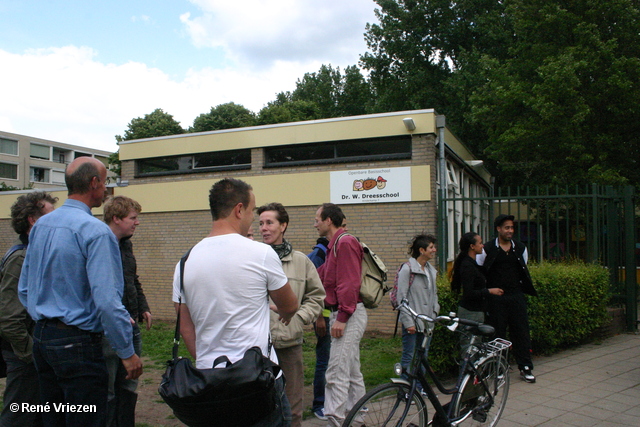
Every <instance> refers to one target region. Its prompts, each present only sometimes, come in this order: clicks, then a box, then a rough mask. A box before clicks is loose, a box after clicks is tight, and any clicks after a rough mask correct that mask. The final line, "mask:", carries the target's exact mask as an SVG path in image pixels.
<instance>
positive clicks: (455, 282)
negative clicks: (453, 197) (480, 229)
mask: <svg viewBox="0 0 640 427" xmlns="http://www.w3.org/2000/svg"><path fill="white" fill-rule="evenodd" d="M458 247H459V249H460V253H458V256H457V257H456V260H455V261H454V263H453V269H452V271H451V273H452V278H451V290H452V291H453V292H454V293H456V294H459V293H460V292H462V295H461V297H460V301H459V302H458V317H460V318H462V319H469V320H474V321H476V322H480V323H482V322H484V317H485V316H484V313H485V311H486V308H487V307H486V304H487V297H488V296H489V294H493V295H502V294H503V290H502V289H500V288H491V289H487V279H486V278H485V277H484V274H483V273H482V270H481V269H480V267H479V266H478V264H477V263H476V255H479V254H481V253H482V248H483V247H484V245H483V244H482V237H480V235H479V234H478V233H474V232H470V233H465V234H464V235H463V236H462V237H461V238H460V241H459V242H458ZM469 344H470V342H469V339H468V338H467V337H465V336H464V335H462V336H461V338H460V347H461V350H462V353H463V354H464V352H465V351H466V349H467V347H468V346H469Z"/></svg>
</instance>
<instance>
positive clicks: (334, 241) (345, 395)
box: [314, 203, 367, 426]
mask: <svg viewBox="0 0 640 427" xmlns="http://www.w3.org/2000/svg"><path fill="white" fill-rule="evenodd" d="M344 218H345V216H344V214H343V213H342V210H341V209H340V208H339V207H338V206H336V205H334V204H332V203H325V204H323V205H322V206H321V207H320V208H318V210H317V212H316V218H315V223H314V227H315V228H316V229H317V230H318V234H319V235H320V236H321V237H322V236H323V237H326V238H327V239H329V246H328V247H327V258H326V261H325V263H324V264H323V265H322V266H321V267H320V269H319V270H318V273H319V275H320V279H321V280H322V284H323V285H324V288H325V291H326V293H327V296H326V298H325V309H328V310H329V311H330V312H331V316H330V320H329V323H330V331H331V355H330V357H329V366H328V367H327V373H326V387H325V405H324V410H325V415H326V417H327V420H328V423H329V424H328V425H329V426H340V425H342V422H343V421H344V419H345V417H346V415H347V414H348V413H349V411H350V410H351V408H352V407H353V405H355V403H356V402H357V401H358V400H359V399H360V398H361V397H362V396H363V395H364V394H365V388H364V379H363V377H362V373H361V372H360V340H361V339H362V335H363V334H364V331H365V329H366V327H367V312H366V309H365V308H364V305H363V304H362V299H361V298H360V274H361V271H362V257H363V251H362V246H361V245H360V242H358V239H356V238H355V237H354V236H352V235H350V234H347V233H346V230H345V229H344V228H343V227H342V224H343V220H344Z"/></svg>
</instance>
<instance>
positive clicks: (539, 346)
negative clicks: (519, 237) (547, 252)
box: [529, 261, 609, 354]
mask: <svg viewBox="0 0 640 427" xmlns="http://www.w3.org/2000/svg"><path fill="white" fill-rule="evenodd" d="M529 271H530V272H531V277H532V278H533V283H534V286H535V288H536V290H537V291H538V297H537V298H536V297H529V324H530V325H531V339H532V342H533V350H534V352H536V353H543V354H548V353H551V352H554V351H556V350H558V349H560V348H563V347H566V346H570V345H575V344H579V343H581V342H583V341H585V340H586V339H588V338H589V337H590V336H591V334H592V333H593V332H594V331H595V330H596V329H597V328H599V327H600V326H602V325H604V324H605V322H606V321H607V319H608V316H607V304H608V302H609V276H608V272H607V270H606V269H605V268H604V267H602V266H600V265H596V264H585V263H584V262H581V261H573V262H564V263H549V262H545V263H540V264H532V265H531V266H530V267H529Z"/></svg>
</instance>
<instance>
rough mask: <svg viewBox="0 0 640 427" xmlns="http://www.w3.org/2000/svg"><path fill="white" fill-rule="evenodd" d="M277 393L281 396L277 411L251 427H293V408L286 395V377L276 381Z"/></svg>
mask: <svg viewBox="0 0 640 427" xmlns="http://www.w3.org/2000/svg"><path fill="white" fill-rule="evenodd" d="M275 387H276V391H277V393H278V396H280V401H279V402H278V404H277V406H276V409H275V410H274V411H273V412H272V413H271V414H269V416H268V417H266V418H264V419H262V420H260V421H258V422H257V423H255V424H254V425H252V426H251V427H289V426H291V406H289V399H287V395H286V394H285V393H284V375H280V378H278V379H277V380H276V385H275Z"/></svg>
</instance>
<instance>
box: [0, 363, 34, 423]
mask: <svg viewBox="0 0 640 427" xmlns="http://www.w3.org/2000/svg"><path fill="white" fill-rule="evenodd" d="M2 357H3V358H4V360H5V362H6V364H7V385H6V387H5V389H4V408H3V409H2V415H0V427H13V426H25V427H30V426H42V415H41V414H40V413H38V412H28V411H24V412H23V411H22V410H19V411H16V412H13V411H11V410H10V406H11V404H12V403H17V404H18V405H20V407H22V404H23V403H29V404H31V405H39V404H40V391H39V390H38V373H37V372H36V366H35V365H34V364H33V362H31V363H26V362H24V361H22V360H20V358H19V357H18V356H16V355H15V353H14V352H13V351H10V350H2Z"/></svg>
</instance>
